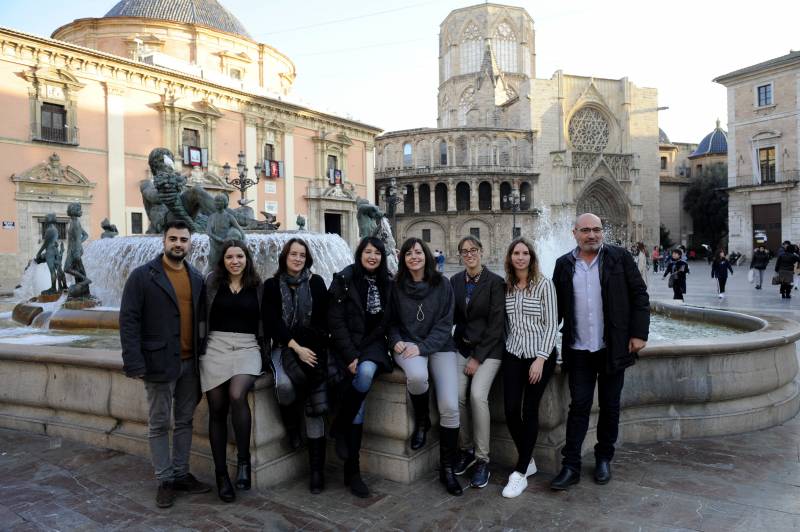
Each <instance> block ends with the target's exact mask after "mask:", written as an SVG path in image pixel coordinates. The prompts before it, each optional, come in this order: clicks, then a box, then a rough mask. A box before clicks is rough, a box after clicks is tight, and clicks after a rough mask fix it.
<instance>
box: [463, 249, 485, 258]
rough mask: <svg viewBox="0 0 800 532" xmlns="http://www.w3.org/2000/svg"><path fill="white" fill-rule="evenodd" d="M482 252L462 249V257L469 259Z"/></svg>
mask: <svg viewBox="0 0 800 532" xmlns="http://www.w3.org/2000/svg"><path fill="white" fill-rule="evenodd" d="M480 252H481V250H480V249H478V248H470V249H462V250H461V253H460V255H461V256H462V257H469V256H470V255H477V254H478V253H480Z"/></svg>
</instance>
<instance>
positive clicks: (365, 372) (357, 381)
mask: <svg viewBox="0 0 800 532" xmlns="http://www.w3.org/2000/svg"><path fill="white" fill-rule="evenodd" d="M377 370H378V365H377V364H375V362H372V361H370V360H365V361H364V362H359V363H358V368H357V369H356V374H355V376H354V377H353V388H355V389H356V390H358V391H359V392H361V393H366V392H368V391H369V389H370V387H372V379H374V378H375V372H376V371H377ZM366 402H367V400H366V399H364V400H363V401H362V402H361V408H359V409H358V414H356V417H355V419H353V425H363V424H364V405H365V404H366Z"/></svg>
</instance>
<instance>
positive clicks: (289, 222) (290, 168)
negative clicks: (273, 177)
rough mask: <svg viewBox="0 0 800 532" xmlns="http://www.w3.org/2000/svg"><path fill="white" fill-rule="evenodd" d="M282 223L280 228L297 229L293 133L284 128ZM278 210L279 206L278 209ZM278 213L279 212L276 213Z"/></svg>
mask: <svg viewBox="0 0 800 532" xmlns="http://www.w3.org/2000/svg"><path fill="white" fill-rule="evenodd" d="M283 173H284V175H285V178H284V180H283V212H284V216H283V224H281V227H282V228H285V229H297V223H296V219H297V213H296V211H295V205H294V133H292V130H290V129H289V130H286V131H285V132H284V134H283ZM278 210H279V211H280V208H279V209H278ZM278 214H280V212H279V213H278Z"/></svg>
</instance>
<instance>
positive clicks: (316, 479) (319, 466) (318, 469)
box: [308, 436, 326, 495]
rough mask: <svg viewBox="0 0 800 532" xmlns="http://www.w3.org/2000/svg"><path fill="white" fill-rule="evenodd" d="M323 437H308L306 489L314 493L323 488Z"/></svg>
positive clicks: (320, 491) (319, 491)
mask: <svg viewBox="0 0 800 532" xmlns="http://www.w3.org/2000/svg"><path fill="white" fill-rule="evenodd" d="M325 444H326V442H325V437H324V436H323V437H322V438H313V439H312V438H309V439H308V466H309V481H308V489H309V490H310V491H311V493H313V494H314V495H317V494H319V493H322V490H324V489H325Z"/></svg>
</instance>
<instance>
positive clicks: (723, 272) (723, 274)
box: [711, 250, 733, 299]
mask: <svg viewBox="0 0 800 532" xmlns="http://www.w3.org/2000/svg"><path fill="white" fill-rule="evenodd" d="M728 272H730V274H731V276H733V266H731V263H730V262H729V261H728V258H727V257H726V256H725V251H724V250H720V251H719V253H717V256H716V257H715V258H714V262H712V263H711V278H712V279H713V278H716V280H717V294H718V296H717V297H719V298H720V299H724V298H725V284H726V283H727V282H728Z"/></svg>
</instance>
